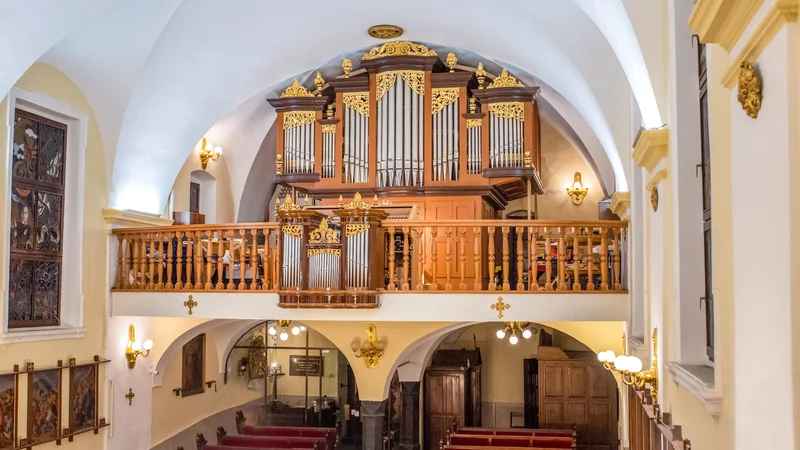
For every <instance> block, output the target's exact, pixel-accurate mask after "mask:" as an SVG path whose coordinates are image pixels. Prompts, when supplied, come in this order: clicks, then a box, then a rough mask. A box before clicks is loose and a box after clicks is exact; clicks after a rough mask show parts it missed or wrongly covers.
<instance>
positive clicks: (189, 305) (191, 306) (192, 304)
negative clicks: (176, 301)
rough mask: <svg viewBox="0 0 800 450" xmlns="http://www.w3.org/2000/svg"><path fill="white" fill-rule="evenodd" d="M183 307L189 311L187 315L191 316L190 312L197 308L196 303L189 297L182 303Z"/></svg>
mask: <svg viewBox="0 0 800 450" xmlns="http://www.w3.org/2000/svg"><path fill="white" fill-rule="evenodd" d="M183 306H185V307H186V308H188V309H189V315H190V316H191V315H192V310H193V309H194V308H196V307H197V302H196V301H194V298H192V296H191V295H190V296H189V299H188V300H186V301H185V302H183Z"/></svg>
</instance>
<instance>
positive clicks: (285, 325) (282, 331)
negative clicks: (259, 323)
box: [267, 320, 306, 341]
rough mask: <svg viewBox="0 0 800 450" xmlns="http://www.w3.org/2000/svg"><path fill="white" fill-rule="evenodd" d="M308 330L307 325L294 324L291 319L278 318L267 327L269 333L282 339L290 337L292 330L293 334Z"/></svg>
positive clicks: (275, 337) (274, 337)
mask: <svg viewBox="0 0 800 450" xmlns="http://www.w3.org/2000/svg"><path fill="white" fill-rule="evenodd" d="M304 331H306V327H305V326H303V325H295V326H292V321H291V320H276V321H275V325H270V327H269V328H268V329H267V333H269V335H270V336H272V337H273V339H280V340H282V341H285V340H288V339H289V333H290V332H291V333H292V335H293V336H297V335H299V334H300V333H302V332H304Z"/></svg>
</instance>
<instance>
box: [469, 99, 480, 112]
mask: <svg viewBox="0 0 800 450" xmlns="http://www.w3.org/2000/svg"><path fill="white" fill-rule="evenodd" d="M476 112H478V100H477V99H476V98H475V97H470V99H469V113H470V114H475V113H476Z"/></svg>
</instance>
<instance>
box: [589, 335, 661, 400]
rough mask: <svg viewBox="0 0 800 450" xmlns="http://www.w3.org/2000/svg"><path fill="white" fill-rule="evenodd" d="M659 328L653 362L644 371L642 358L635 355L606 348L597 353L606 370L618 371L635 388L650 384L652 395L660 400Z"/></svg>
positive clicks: (655, 337)
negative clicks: (616, 353)
mask: <svg viewBox="0 0 800 450" xmlns="http://www.w3.org/2000/svg"><path fill="white" fill-rule="evenodd" d="M657 344H658V329H657V328H656V329H654V330H653V362H652V364H651V368H650V370H645V371H644V372H642V360H641V359H639V358H637V357H635V356H626V355H619V356H617V355H615V354H614V352H613V351H611V350H606V351H604V352H600V353H598V354H597V359H599V360H600V361H601V362H602V363H603V367H605V368H606V370H610V371H613V372H618V373H619V374H620V375H622V382H623V383H625V384H627V385H628V386H633V387H635V388H643V387H644V385H645V384H648V385H650V388H651V390H650V395H651V396H652V397H653V400H654V401H657V400H658V345H657Z"/></svg>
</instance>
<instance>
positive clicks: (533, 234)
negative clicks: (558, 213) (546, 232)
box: [528, 227, 539, 291]
mask: <svg viewBox="0 0 800 450" xmlns="http://www.w3.org/2000/svg"><path fill="white" fill-rule="evenodd" d="M538 235H539V230H538V229H537V228H536V227H528V265H529V267H528V290H530V291H538V290H539V282H538V280H536V276H537V275H538V274H539V272H538V265H537V264H536V251H537V250H538V249H537V248H536V239H537V238H538Z"/></svg>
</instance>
